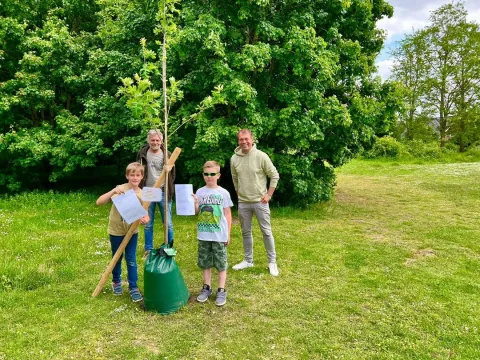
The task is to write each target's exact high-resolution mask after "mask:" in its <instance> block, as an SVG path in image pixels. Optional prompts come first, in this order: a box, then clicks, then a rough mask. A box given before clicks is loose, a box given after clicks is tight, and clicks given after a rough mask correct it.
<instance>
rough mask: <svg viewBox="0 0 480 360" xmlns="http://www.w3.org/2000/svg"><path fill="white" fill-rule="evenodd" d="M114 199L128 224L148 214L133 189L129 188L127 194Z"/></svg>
mask: <svg viewBox="0 0 480 360" xmlns="http://www.w3.org/2000/svg"><path fill="white" fill-rule="evenodd" d="M112 201H113V203H114V204H115V207H116V208H117V210H118V212H119V213H120V215H121V216H122V218H123V220H125V222H126V223H127V224H131V223H133V222H134V221H136V220H138V219H140V218H142V217H144V216H145V215H147V211H146V210H145V209H144V208H143V207H142V204H141V203H140V200H138V197H137V195H135V191H133V189H130V190H128V191H127V192H126V193H125V194H122V195H118V196H115V197H114V198H112Z"/></svg>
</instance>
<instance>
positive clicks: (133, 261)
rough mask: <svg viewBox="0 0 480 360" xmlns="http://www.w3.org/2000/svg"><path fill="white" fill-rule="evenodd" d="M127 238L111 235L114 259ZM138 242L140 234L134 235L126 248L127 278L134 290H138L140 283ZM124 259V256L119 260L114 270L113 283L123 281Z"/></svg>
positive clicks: (129, 286)
mask: <svg viewBox="0 0 480 360" xmlns="http://www.w3.org/2000/svg"><path fill="white" fill-rule="evenodd" d="M124 237H125V236H116V235H110V244H111V245H112V257H113V255H115V253H116V252H117V249H118V248H119V246H120V244H121V243H122V241H123V238H124ZM137 242H138V233H137V234H133V235H132V238H131V239H130V241H129V242H128V244H127V247H126V248H125V261H126V263H127V278H128V288H129V289H130V290H131V289H134V288H137V287H138V286H137V281H138V269H137ZM122 259H123V254H122V255H121V256H120V259H118V261H117V264H116V265H115V267H114V268H113V271H112V275H113V282H114V283H118V282H120V281H122Z"/></svg>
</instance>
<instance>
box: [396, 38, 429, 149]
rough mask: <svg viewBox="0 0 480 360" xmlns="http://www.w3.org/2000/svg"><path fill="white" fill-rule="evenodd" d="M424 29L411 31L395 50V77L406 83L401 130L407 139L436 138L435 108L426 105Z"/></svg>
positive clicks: (398, 125) (399, 128)
mask: <svg viewBox="0 0 480 360" xmlns="http://www.w3.org/2000/svg"><path fill="white" fill-rule="evenodd" d="M425 40H426V39H425V37H424V36H422V33H421V31H416V32H414V33H413V34H411V35H407V36H406V37H405V38H404V39H403V40H401V41H400V44H399V46H398V47H397V48H395V49H394V50H393V51H392V55H393V57H394V58H395V59H396V62H395V64H394V66H393V68H392V77H393V79H394V80H396V81H397V82H399V83H400V84H402V85H403V89H402V90H403V91H402V92H401V97H402V99H403V100H404V112H402V113H401V116H400V119H399V123H398V124H397V132H398V135H399V136H400V137H404V138H405V139H406V140H410V141H411V140H427V139H433V138H435V134H434V130H433V128H432V127H431V122H432V117H433V111H432V109H431V108H430V107H427V106H425V90H426V83H427V69H428V67H429V65H428V64H427V62H426V58H425V52H426V48H427V43H426V41H425Z"/></svg>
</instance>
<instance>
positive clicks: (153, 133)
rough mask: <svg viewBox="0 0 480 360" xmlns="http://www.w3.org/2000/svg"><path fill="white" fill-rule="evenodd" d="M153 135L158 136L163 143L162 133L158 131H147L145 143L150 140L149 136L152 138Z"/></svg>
mask: <svg viewBox="0 0 480 360" xmlns="http://www.w3.org/2000/svg"><path fill="white" fill-rule="evenodd" d="M153 135H158V137H159V138H160V141H163V134H162V132H161V131H160V130H159V129H152V130H149V131H148V133H147V142H148V140H149V139H150V136H153Z"/></svg>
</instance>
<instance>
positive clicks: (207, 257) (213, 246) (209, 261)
mask: <svg viewBox="0 0 480 360" xmlns="http://www.w3.org/2000/svg"><path fill="white" fill-rule="evenodd" d="M198 267H199V268H200V269H203V270H206V269H210V268H212V267H215V269H217V270H218V271H224V270H227V269H228V262H227V247H226V246H225V243H220V242H216V241H204V240H198Z"/></svg>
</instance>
